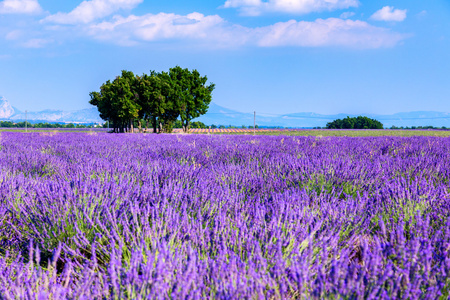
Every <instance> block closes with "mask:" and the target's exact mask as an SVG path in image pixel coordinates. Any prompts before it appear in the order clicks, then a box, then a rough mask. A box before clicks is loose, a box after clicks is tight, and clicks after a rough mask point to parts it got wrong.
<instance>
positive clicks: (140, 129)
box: [138, 120, 142, 133]
mask: <svg viewBox="0 0 450 300" xmlns="http://www.w3.org/2000/svg"><path fill="white" fill-rule="evenodd" d="M138 125H139V133H142V124H141V120H138Z"/></svg>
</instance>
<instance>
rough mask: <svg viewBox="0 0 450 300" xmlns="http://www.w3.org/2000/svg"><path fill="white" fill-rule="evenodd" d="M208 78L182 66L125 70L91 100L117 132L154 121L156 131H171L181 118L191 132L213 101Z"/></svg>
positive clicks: (152, 125)
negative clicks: (137, 71)
mask: <svg viewBox="0 0 450 300" xmlns="http://www.w3.org/2000/svg"><path fill="white" fill-rule="evenodd" d="M207 80H208V78H207V77H206V76H203V77H202V76H200V73H199V72H198V71H197V70H193V71H190V70H188V69H183V68H181V67H179V66H177V67H175V68H171V69H170V70H169V72H161V73H157V72H155V71H151V72H150V74H143V75H142V76H136V75H134V74H133V72H130V71H122V75H121V76H117V77H116V79H114V80H113V81H110V80H108V81H107V82H106V83H104V84H103V85H102V86H101V87H100V92H92V93H90V96H91V100H90V101H89V103H90V104H92V105H94V106H97V108H98V111H99V113H100V117H101V118H102V119H103V120H107V121H109V122H110V123H111V125H112V126H111V127H112V128H113V130H114V132H134V124H135V122H137V125H138V127H139V131H140V132H142V124H145V125H146V126H147V124H151V127H152V128H153V132H155V133H156V132H171V131H172V128H173V127H174V125H175V123H176V121H177V119H178V118H179V119H180V122H181V127H182V128H183V130H184V131H185V132H188V131H189V128H190V127H191V120H192V119H194V118H197V117H199V116H201V115H203V114H205V113H206V111H207V110H208V108H209V104H210V103H211V94H212V91H213V90H214V87H215V86H214V84H212V83H211V84H209V85H207ZM197 125H198V124H197ZM146 129H147V128H146Z"/></svg>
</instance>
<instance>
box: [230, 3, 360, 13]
mask: <svg viewBox="0 0 450 300" xmlns="http://www.w3.org/2000/svg"><path fill="white" fill-rule="evenodd" d="M358 5H359V1H358V0H267V1H263V0H227V1H226V2H225V4H224V7H226V8H229V7H234V8H238V9H239V10H240V11H241V13H242V14H243V15H248V16H258V15H260V14H263V13H270V12H282V13H289V14H307V13H311V12H319V11H325V10H336V9H347V8H350V7H357V6H358Z"/></svg>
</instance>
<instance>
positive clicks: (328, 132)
mask: <svg viewBox="0 0 450 300" xmlns="http://www.w3.org/2000/svg"><path fill="white" fill-rule="evenodd" d="M181 132H182V130H181V129H174V133H181ZM253 132H255V134H257V135H290V136H441V137H448V136H450V130H390V129H384V130H349V129H265V128H264V129H259V128H258V129H256V130H255V131H253V129H241V128H230V129H229V128H225V129H191V133H196V134H244V135H248V134H253Z"/></svg>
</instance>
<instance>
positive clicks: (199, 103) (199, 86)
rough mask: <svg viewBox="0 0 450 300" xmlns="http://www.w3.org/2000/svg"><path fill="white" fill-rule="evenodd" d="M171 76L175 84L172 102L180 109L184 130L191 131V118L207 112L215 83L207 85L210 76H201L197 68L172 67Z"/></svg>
mask: <svg viewBox="0 0 450 300" xmlns="http://www.w3.org/2000/svg"><path fill="white" fill-rule="evenodd" d="M169 76H170V78H171V79H172V83H173V84H174V89H173V92H174V93H173V94H172V96H171V101H170V102H171V103H172V104H173V105H174V108H178V109H179V114H180V118H181V123H182V126H183V131H184V132H189V128H190V123H191V120H192V119H195V118H198V117H200V116H201V115H203V114H205V113H206V112H207V110H208V108H209V104H210V103H211V99H212V95H211V94H212V92H213V90H214V88H215V85H214V84H213V83H211V84H210V85H206V83H207V81H208V78H207V77H206V76H203V77H202V76H200V73H199V72H198V71H197V70H193V71H189V70H188V69H183V68H181V67H179V66H176V67H175V68H171V69H170V70H169Z"/></svg>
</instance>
